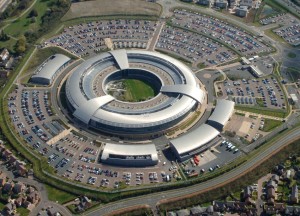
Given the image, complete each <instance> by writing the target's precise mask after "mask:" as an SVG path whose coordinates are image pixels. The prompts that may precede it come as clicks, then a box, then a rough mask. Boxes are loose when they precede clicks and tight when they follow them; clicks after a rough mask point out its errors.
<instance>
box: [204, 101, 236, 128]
mask: <svg viewBox="0 0 300 216" xmlns="http://www.w3.org/2000/svg"><path fill="white" fill-rule="evenodd" d="M233 112H234V102H233V101H229V100H224V99H221V100H218V101H217V105H216V107H215V110H214V111H213V113H212V115H211V116H210V117H209V118H208V121H207V123H208V124H209V125H211V126H212V127H214V128H216V129H217V130H219V131H222V130H223V128H224V127H225V125H226V124H227V122H228V121H229V119H230V118H231V116H232V114H233Z"/></svg>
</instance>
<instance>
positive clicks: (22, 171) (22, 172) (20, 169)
mask: <svg viewBox="0 0 300 216" xmlns="http://www.w3.org/2000/svg"><path fill="white" fill-rule="evenodd" d="M16 172H17V174H18V175H19V176H25V175H26V173H27V169H26V167H25V166H24V165H22V164H17V165H16Z"/></svg>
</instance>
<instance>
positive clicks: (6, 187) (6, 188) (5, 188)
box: [2, 182, 14, 193]
mask: <svg viewBox="0 0 300 216" xmlns="http://www.w3.org/2000/svg"><path fill="white" fill-rule="evenodd" d="M13 187H14V183H13V182H6V183H5V184H4V186H3V188H2V191H3V192H5V193H10V192H11V190H12V189H13Z"/></svg>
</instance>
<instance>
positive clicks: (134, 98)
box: [124, 79, 155, 102]
mask: <svg viewBox="0 0 300 216" xmlns="http://www.w3.org/2000/svg"><path fill="white" fill-rule="evenodd" d="M124 84H125V88H126V92H125V95H124V99H125V100H126V101H130V102H138V101H144V100H147V99H149V98H152V97H154V96H155V92H154V89H153V88H152V87H151V85H149V83H147V82H145V81H142V80H137V79H126V80H124Z"/></svg>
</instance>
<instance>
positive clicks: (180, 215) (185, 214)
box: [176, 209, 190, 216]
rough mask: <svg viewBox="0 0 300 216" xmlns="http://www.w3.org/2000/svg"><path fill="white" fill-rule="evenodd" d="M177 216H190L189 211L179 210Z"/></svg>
mask: <svg viewBox="0 0 300 216" xmlns="http://www.w3.org/2000/svg"><path fill="white" fill-rule="evenodd" d="M176 213H177V216H189V215H190V211H189V210H187V209H181V210H179V211H177V212H176Z"/></svg>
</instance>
